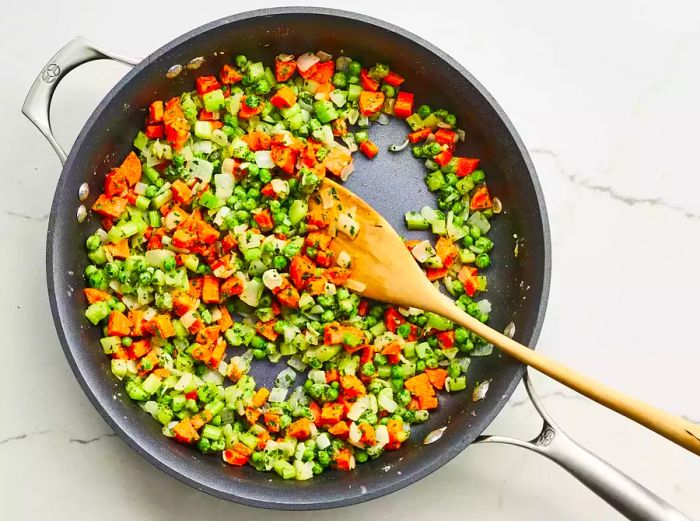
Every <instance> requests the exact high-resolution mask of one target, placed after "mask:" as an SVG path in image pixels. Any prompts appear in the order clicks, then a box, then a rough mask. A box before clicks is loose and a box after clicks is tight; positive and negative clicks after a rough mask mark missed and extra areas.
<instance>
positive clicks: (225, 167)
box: [221, 157, 236, 175]
mask: <svg viewBox="0 0 700 521" xmlns="http://www.w3.org/2000/svg"><path fill="white" fill-rule="evenodd" d="M235 167H236V161H235V159H233V158H230V157H227V158H226V159H224V160H223V161H222V162H221V173H222V174H231V175H233V170H234V169H235Z"/></svg>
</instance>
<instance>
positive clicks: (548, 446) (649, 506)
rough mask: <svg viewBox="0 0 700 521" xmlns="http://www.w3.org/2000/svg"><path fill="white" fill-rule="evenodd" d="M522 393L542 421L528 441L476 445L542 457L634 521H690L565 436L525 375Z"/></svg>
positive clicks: (488, 439)
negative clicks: (497, 445) (521, 449)
mask: <svg viewBox="0 0 700 521" xmlns="http://www.w3.org/2000/svg"><path fill="white" fill-rule="evenodd" d="M524 381H525V389H526V390H527V394H528V396H529V397H530V400H531V401H532V404H533V405H534V406H535V409H536V410H537V412H538V413H539V414H540V416H541V417H542V420H543V426H542V430H541V431H540V433H539V435H537V436H536V437H535V438H534V439H533V440H531V441H523V440H518V439H514V438H507V437H504V436H480V437H479V438H478V439H477V442H480V443H506V444H509V445H517V446H518V447H524V448H526V449H530V450H531V451H533V452H536V453H538V454H541V455H543V456H546V457H547V458H549V459H550V460H552V461H554V462H555V463H556V464H558V465H559V466H560V467H562V468H563V469H565V470H566V471H568V472H569V474H571V475H572V476H574V477H575V478H576V479H578V480H579V481H580V482H581V483H583V484H584V485H586V486H587V487H588V488H589V489H590V490H592V491H593V492H595V493H596V494H597V495H598V496H600V498H601V499H603V500H604V501H606V502H607V503H608V504H609V505H610V506H611V507H613V508H614V509H615V510H617V511H618V512H620V513H621V514H622V515H624V516H625V517H627V518H628V519H631V520H634V521H690V518H688V517H687V516H685V515H684V514H682V513H681V512H679V511H678V510H676V509H675V508H674V507H673V506H671V505H670V504H669V503H667V502H666V501H664V500H663V499H661V498H660V497H658V496H657V495H656V494H654V493H653V492H651V491H650V490H648V489H647V488H645V487H643V486H642V485H640V484H639V483H637V482H636V481H635V480H633V479H632V478H630V477H629V476H627V475H625V474H623V473H622V472H620V471H619V470H617V469H616V468H615V467H613V466H612V465H611V464H609V463H607V462H606V461H603V460H602V459H600V458H599V457H598V456H596V455H595V454H593V453H591V452H589V451H588V450H586V449H584V448H583V447H582V446H581V445H579V444H578V443H576V442H575V441H574V440H572V439H571V438H570V437H569V436H567V435H566V434H565V433H564V432H563V431H562V430H561V428H559V427H558V426H557V424H556V423H554V421H553V420H552V419H551V417H550V416H549V414H547V411H545V409H544V407H543V406H542V402H541V401H540V399H539V398H538V397H537V395H536V394H535V391H534V389H533V387H532V382H531V380H530V378H529V377H528V375H527V373H525V377H524Z"/></svg>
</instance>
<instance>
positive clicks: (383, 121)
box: [377, 112, 390, 125]
mask: <svg viewBox="0 0 700 521" xmlns="http://www.w3.org/2000/svg"><path fill="white" fill-rule="evenodd" d="M389 121H390V119H389V116H387V115H386V114H384V113H383V112H382V113H381V114H379V116H377V123H379V124H380V125H388V124H389Z"/></svg>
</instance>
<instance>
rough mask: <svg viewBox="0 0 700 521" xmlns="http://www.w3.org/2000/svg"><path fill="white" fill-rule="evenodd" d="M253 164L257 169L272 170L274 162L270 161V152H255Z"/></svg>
mask: <svg viewBox="0 0 700 521" xmlns="http://www.w3.org/2000/svg"><path fill="white" fill-rule="evenodd" d="M255 164H256V165H257V166H258V168H274V167H275V162H274V161H273V160H272V152H270V151H269V150H258V151H257V152H255Z"/></svg>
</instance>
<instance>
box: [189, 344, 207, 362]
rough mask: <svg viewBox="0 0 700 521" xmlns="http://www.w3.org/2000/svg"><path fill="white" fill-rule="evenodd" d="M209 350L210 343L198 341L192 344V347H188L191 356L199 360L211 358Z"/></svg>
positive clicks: (203, 360) (204, 360)
mask: <svg viewBox="0 0 700 521" xmlns="http://www.w3.org/2000/svg"><path fill="white" fill-rule="evenodd" d="M211 352H212V346H211V344H200V343H198V342H195V343H194V344H192V348H191V349H190V354H191V355H192V358H194V359H195V360H199V361H200V362H206V361H208V360H209V359H211Z"/></svg>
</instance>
